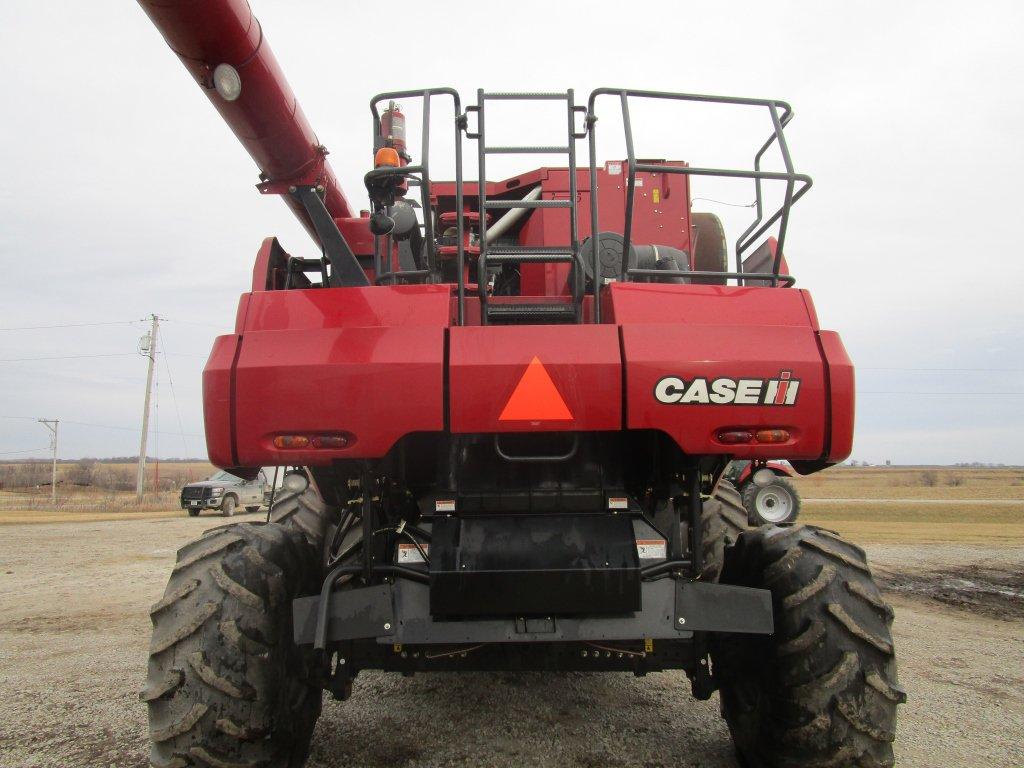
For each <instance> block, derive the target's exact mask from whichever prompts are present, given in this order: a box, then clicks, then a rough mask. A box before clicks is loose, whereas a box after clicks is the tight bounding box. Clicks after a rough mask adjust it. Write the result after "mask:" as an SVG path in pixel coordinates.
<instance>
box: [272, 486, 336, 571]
mask: <svg viewBox="0 0 1024 768" xmlns="http://www.w3.org/2000/svg"><path fill="white" fill-rule="evenodd" d="M338 517H339V515H338V510H337V508H335V507H332V506H331V505H329V504H327V503H326V502H325V501H324V500H323V499H322V498H320V494H319V493H318V492H317V491H316V489H315V488H314V487H313V486H310V487H308V488H307V489H306V490H305V491H303V492H302V493H287V492H284V493H282V494H281V495H280V496H278V498H277V499H275V500H274V506H273V507H271V509H270V521H271V522H272V523H277V524H279V525H282V526H284V527H285V528H287V529H288V530H291V531H295V532H296V533H299V534H301V535H302V537H303V538H304V539H305V540H306V541H307V542H308V543H309V545H310V546H312V547H313V549H315V550H316V551H317V552H318V553H320V554H322V553H323V551H324V545H325V541H324V540H325V538H326V537H327V532H328V529H331V528H333V526H334V525H336V524H337V522H338Z"/></svg>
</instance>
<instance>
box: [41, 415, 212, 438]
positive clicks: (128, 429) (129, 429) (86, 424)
mask: <svg viewBox="0 0 1024 768" xmlns="http://www.w3.org/2000/svg"><path fill="white" fill-rule="evenodd" d="M60 423H61V424H74V425H76V426H79V427H97V428H99V429H118V430H121V431H123V432H138V431H139V428H138V427H117V426H114V425H113V424H94V423H92V422H88V421H65V420H64V419H61V422H60ZM163 434H165V435H173V434H175V433H174V432H164V433H163ZM185 434H187V435H188V436H189V437H202V435H199V434H196V433H194V432H186V433H185Z"/></svg>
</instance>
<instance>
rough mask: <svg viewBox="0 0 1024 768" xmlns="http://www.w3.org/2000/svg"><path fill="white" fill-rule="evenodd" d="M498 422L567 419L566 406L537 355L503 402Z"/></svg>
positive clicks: (569, 417) (569, 416) (567, 407)
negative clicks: (503, 407) (503, 405)
mask: <svg viewBox="0 0 1024 768" xmlns="http://www.w3.org/2000/svg"><path fill="white" fill-rule="evenodd" d="M498 420H499V421H571V420H572V413H571V412H570V411H569V406H567V405H566V404H565V400H563V399H562V396H561V395H560V394H559V392H558V388H557V387H555V382H553V381H552V380H551V376H550V375H549V374H548V371H547V369H546V368H545V367H544V364H543V363H542V362H541V361H540V358H537V357H534V358H533V360H531V361H530V364H529V365H528V366H527V368H526V371H525V372H524V373H523V377H522V378H521V379H519V383H518V384H516V388H515V390H514V391H513V392H512V396H511V397H509V399H508V402H507V403H505V409H504V410H503V411H502V412H501V416H499V417H498Z"/></svg>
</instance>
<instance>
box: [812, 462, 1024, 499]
mask: <svg viewBox="0 0 1024 768" xmlns="http://www.w3.org/2000/svg"><path fill="white" fill-rule="evenodd" d="M796 483H797V486H798V487H799V488H800V493H801V494H802V495H803V496H804V497H806V498H812V499H949V500H954V499H1020V500H1021V501H1024V469H1021V468H1020V467H1017V468H1010V469H968V468H964V469H960V468H946V467H921V468H917V467H914V468H910V467H833V468H832V469H827V470H825V471H824V472H819V473H817V474H815V475H810V476H808V477H799V478H797V479H796Z"/></svg>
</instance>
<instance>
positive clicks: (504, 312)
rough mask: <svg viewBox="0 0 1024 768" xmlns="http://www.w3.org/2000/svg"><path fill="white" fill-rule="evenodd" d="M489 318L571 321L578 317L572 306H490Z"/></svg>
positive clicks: (488, 306)
mask: <svg viewBox="0 0 1024 768" xmlns="http://www.w3.org/2000/svg"><path fill="white" fill-rule="evenodd" d="M487 316H488V317H495V318H536V317H546V318H553V319H571V318H575V317H576V308H575V307H573V305H572V304H488V305H487Z"/></svg>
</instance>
